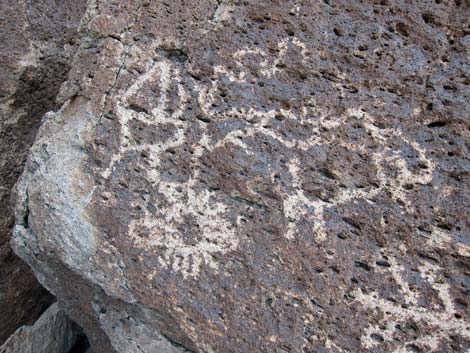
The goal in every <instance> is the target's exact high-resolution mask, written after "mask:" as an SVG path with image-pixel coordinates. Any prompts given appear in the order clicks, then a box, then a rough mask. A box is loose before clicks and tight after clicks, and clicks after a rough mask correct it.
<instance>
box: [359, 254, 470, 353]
mask: <svg viewBox="0 0 470 353" xmlns="http://www.w3.org/2000/svg"><path fill="white" fill-rule="evenodd" d="M390 263H391V268H390V272H391V273H392V277H393V279H394V280H395V282H396V283H397V285H398V287H399V290H400V293H401V295H403V297H404V298H405V301H406V302H407V305H406V306H402V305H397V304H395V303H393V302H392V301H390V300H387V299H385V298H382V297H380V296H379V295H377V294H376V293H375V292H371V293H367V294H366V293H363V292H362V291H361V290H357V291H356V292H355V293H354V296H355V300H357V301H358V302H359V303H361V304H362V305H364V306H365V307H366V308H369V309H370V310H373V311H375V312H380V313H382V315H383V319H381V320H380V322H379V323H378V324H376V325H370V326H369V327H367V328H366V329H365V332H364V334H363V335H362V337H361V341H362V345H363V347H364V348H367V349H372V348H373V347H376V346H378V345H379V344H380V341H383V340H385V341H386V342H393V340H394V339H395V335H396V334H397V333H398V332H397V331H399V330H400V329H402V327H405V326H406V324H407V323H409V322H414V323H415V325H418V327H420V326H426V327H427V328H430V330H431V333H428V334H427V335H424V336H421V337H420V338H419V339H413V340H410V341H409V342H402V343H401V344H400V347H399V348H397V349H396V350H394V353H405V352H408V349H409V348H410V347H411V346H421V347H427V350H428V351H431V352H437V351H438V348H439V343H440V341H441V340H443V339H446V338H447V337H449V336H451V335H453V334H455V333H460V334H462V336H463V337H465V338H466V339H470V325H469V323H468V322H466V321H465V320H462V318H461V317H460V316H459V315H458V314H456V313H457V311H456V308H455V305H454V304H453V302H452V297H451V294H450V287H449V285H448V284H447V283H446V282H445V281H444V280H443V278H442V268H441V267H440V266H437V265H436V264H432V263H430V262H424V263H423V264H422V265H421V266H420V267H419V268H418V269H419V273H420V275H421V277H422V278H423V280H425V281H426V282H428V283H429V284H430V285H431V287H432V288H433V290H435V291H436V292H437V295H438V298H439V300H440V303H436V304H434V307H433V308H426V307H423V306H421V305H420V304H419V303H418V299H419V297H420V296H421V295H423V294H422V293H420V292H419V291H418V292H416V291H415V292H412V291H410V289H409V285H408V283H407V282H406V281H405V280H404V279H403V278H402V276H403V271H402V268H401V266H400V265H398V264H397V262H396V261H395V260H394V259H390ZM384 272H385V271H384ZM374 335H375V336H374ZM377 335H378V336H377ZM374 337H381V338H382V339H380V340H377V339H374Z"/></svg>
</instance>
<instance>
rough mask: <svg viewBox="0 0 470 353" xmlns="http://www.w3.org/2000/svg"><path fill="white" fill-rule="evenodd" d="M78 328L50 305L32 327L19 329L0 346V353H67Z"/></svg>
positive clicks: (75, 338)
mask: <svg viewBox="0 0 470 353" xmlns="http://www.w3.org/2000/svg"><path fill="white" fill-rule="evenodd" d="M80 334H81V330H80V328H79V327H78V326H77V325H76V324H74V323H73V322H72V321H70V319H68V318H67V316H66V315H65V314H64V312H62V311H61V310H59V307H58V306H57V304H52V305H51V306H50V307H49V308H48V309H47V310H46V311H45V312H44V313H43V314H42V315H41V317H40V318H39V320H37V321H36V322H35V323H34V325H33V326H23V327H21V328H19V329H18V330H17V331H16V332H15V333H14V334H13V335H11V336H10V338H8V340H7V341H6V342H5V343H4V344H3V345H2V346H0V353H68V352H70V349H72V347H73V346H74V344H75V342H76V340H77V338H78V337H79V336H80Z"/></svg>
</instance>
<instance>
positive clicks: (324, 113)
mask: <svg viewBox="0 0 470 353" xmlns="http://www.w3.org/2000/svg"><path fill="white" fill-rule="evenodd" d="M466 12H467V13H468V5H467V4H466V3H464V2H445V1H442V2H440V1H439V2H417V3H413V4H410V3H408V2H400V1H397V2H388V1H380V2H373V1H371V2H350V1H343V2H332V1H331V2H330V1H324V2H317V1H305V2H289V1H282V2H280V1H270V2H266V3H260V2H257V1H219V2H216V1H198V2H192V1H176V2H171V3H170V2H164V1H143V2H137V1H125V2H124V1H120V2H118V3H114V2H112V1H103V2H99V3H98V2H97V3H93V2H91V3H89V8H88V12H87V14H86V15H85V17H84V19H83V20H82V22H83V26H84V31H85V32H86V33H87V35H86V36H85V39H84V40H83V43H82V47H81V50H80V51H79V53H78V54H77V55H76V58H75V63H74V66H73V68H72V71H71V77H70V79H69V81H68V82H67V83H66V84H65V85H64V86H63V87H62V92H61V96H62V97H63V99H64V100H66V99H69V101H68V103H66V104H65V105H64V107H63V108H62V110H61V111H60V112H58V113H57V114H51V115H50V116H48V118H47V120H46V122H45V123H44V126H43V128H42V129H41V134H40V136H39V137H38V140H37V142H36V144H35V147H34V148H33V151H32V154H31V157H30V162H29V164H28V169H27V171H26V172H25V174H24V175H23V177H22V180H21V182H20V183H19V185H18V187H17V191H18V200H19V201H18V209H17V219H18V225H17V228H16V237H15V249H16V251H17V252H18V253H19V254H20V255H21V256H22V257H23V258H25V259H26V260H27V261H28V262H29V263H30V264H31V266H32V267H33V268H34V269H35V271H36V273H37V274H38V276H39V278H40V279H41V281H42V282H43V283H45V285H46V286H47V287H48V288H49V289H50V290H51V291H52V292H54V293H55V294H56V295H57V296H58V298H59V300H60V301H61V303H62V305H63V307H65V308H66V309H67V310H68V312H69V314H70V315H71V316H72V317H73V318H74V319H75V320H77V321H78V322H79V323H80V324H81V325H82V326H83V327H84V328H85V330H86V331H87V333H88V335H89V336H90V338H91V340H92V345H93V346H94V349H95V350H96V352H135V351H138V350H140V351H142V352H157V351H158V349H166V350H168V351H175V352H181V351H194V352H254V351H256V352H323V351H328V352H359V351H361V352H362V351H364V352H407V351H410V352H420V351H423V352H424V351H433V352H454V351H455V352H465V351H466V350H468V349H469V348H470V328H469V325H468V285H469V281H468V269H469V261H468V260H469V255H470V248H469V244H468V241H469V239H468V231H469V224H468V222H469V221H468V220H469V217H468V206H470V202H469V201H470V200H469V183H468V175H469V174H468V173H469V171H470V162H469V160H468V147H469V146H468V141H469V121H468V112H469V103H468V102H469V100H468V93H469V89H468V83H469V80H470V78H469V76H468V72H469V70H468V69H469V67H468V55H469V50H470V48H469V39H468V36H469V30H470V29H469V28H468V23H467V22H466V17H468V16H465V13H466ZM58 180H59V182H58ZM68 278H74V281H73V282H74V284H70V281H67V279H68ZM158 345H161V346H158ZM162 347H164V348H162Z"/></svg>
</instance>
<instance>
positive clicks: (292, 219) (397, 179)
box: [102, 37, 434, 276]
mask: <svg viewBox="0 0 470 353" xmlns="http://www.w3.org/2000/svg"><path fill="white" fill-rule="evenodd" d="M288 46H294V47H295V48H296V49H298V50H299V53H300V55H301V56H302V60H306V57H307V49H306V46H305V44H303V43H302V42H301V41H300V40H299V39H298V38H295V37H294V38H293V39H285V40H283V41H281V42H280V43H279V45H278V57H277V58H275V59H272V55H269V54H268V53H266V52H264V51H262V50H261V49H259V48H253V49H250V48H247V49H243V50H239V51H237V52H236V53H235V54H234V57H235V58H238V59H239V61H237V63H238V65H239V66H238V68H237V71H238V72H237V73H236V72H234V71H231V70H230V69H229V68H228V67H224V66H221V65H218V66H216V67H215V72H216V74H217V75H218V78H217V79H215V80H212V81H211V83H210V85H209V86H207V85H202V84H201V83H199V82H197V81H196V80H192V82H191V83H192V85H193V86H194V87H195V94H196V95H197V100H198V103H199V106H200V107H201V109H202V112H203V114H205V115H206V116H207V117H209V118H213V117H215V116H217V117H218V118H219V119H227V118H229V117H230V116H234V115H235V116H238V117H239V118H240V119H241V120H246V121H252V122H253V123H251V124H250V125H249V126H247V127H244V128H243V129H234V130H232V131H230V132H229V133H227V134H226V135H224V136H223V137H222V138H221V139H214V138H213V137H212V136H210V134H209V132H208V130H207V129H208V128H207V126H206V124H204V123H203V122H199V123H198V124H199V128H200V129H201V131H203V133H201V134H200V140H199V141H198V142H197V143H196V144H194V145H193V146H192V147H193V148H194V149H195V153H194V154H193V157H192V160H193V162H194V163H195V164H194V165H195V168H194V171H193V174H192V175H191V177H190V179H189V180H188V181H187V182H184V183H181V182H171V181H170V182H168V181H162V180H161V178H160V169H161V165H160V162H161V155H162V153H164V152H165V151H168V150H169V149H174V148H176V147H178V146H182V145H183V144H185V143H186V140H185V135H186V132H187V131H188V129H190V128H191V127H192V125H191V124H190V123H189V122H188V121H185V120H184V119H180V118H181V117H182V116H183V115H184V111H185V109H186V103H185V102H187V101H189V100H190V96H189V95H190V94H191V93H190V92H187V91H186V88H185V86H184V85H183V83H182V78H181V75H182V72H181V70H182V68H181V67H180V66H178V65H176V64H175V63H174V62H172V61H171V60H169V59H167V58H160V59H159V60H156V61H155V62H154V63H152V64H148V65H152V66H151V67H150V68H148V70H147V71H146V72H145V73H144V74H142V75H141V76H140V77H138V78H137V79H136V81H135V82H134V83H133V84H132V85H131V86H130V87H129V89H128V90H127V91H126V92H125V94H124V95H123V96H122V98H121V100H120V101H119V103H118V105H117V111H116V115H117V117H118V120H119V123H120V127H121V132H120V138H121V144H120V147H119V150H118V151H117V152H116V153H114V155H113V156H112V157H111V162H110V164H109V166H108V167H107V168H106V169H105V170H104V171H103V173H102V175H103V177H104V178H109V177H110V175H111V173H112V170H113V168H115V166H116V163H118V162H119V161H121V159H122V158H123V157H124V156H125V155H126V154H128V153H129V152H143V151H146V152H148V154H149V155H150V156H152V158H151V160H150V164H149V165H148V166H143V169H145V170H146V172H147V173H146V174H147V178H148V180H149V181H150V182H151V183H152V184H153V185H157V186H158V192H159V193H160V194H161V195H163V196H164V197H165V198H166V199H167V200H168V203H169V204H170V205H171V207H170V208H165V209H163V210H160V213H159V215H161V216H159V217H155V215H152V214H151V213H150V212H149V211H148V210H146V205H145V204H144V203H142V204H141V205H139V206H140V207H141V208H142V209H144V210H146V211H145V213H144V217H143V219H136V220H134V221H133V222H132V223H131V225H130V233H131V237H132V238H133V239H134V240H135V244H136V246H139V247H142V248H148V247H158V246H160V247H161V246H164V247H165V248H166V250H165V252H164V254H161V255H160V256H161V258H160V263H161V265H162V266H164V267H165V266H170V265H169V264H172V265H171V266H172V268H173V270H175V271H180V270H181V271H182V273H184V275H185V276H187V275H192V276H197V274H198V272H199V268H200V266H202V264H203V263H205V264H207V265H208V266H209V267H211V268H213V269H216V268H217V265H216V262H215V260H214V259H213V258H212V254H215V253H217V252H220V253H225V252H227V251H230V250H234V249H236V248H237V245H238V239H237V237H236V233H235V231H234V228H235V227H236V224H230V222H229V221H228V220H225V218H224V214H225V213H226V212H227V210H228V208H227V206H226V205H225V204H224V203H223V202H217V201H216V200H217V195H216V194H215V193H214V192H211V191H209V190H207V189H206V190H196V189H197V188H196V184H197V183H198V179H199V169H198V163H199V161H198V160H199V159H200V158H201V157H202V156H203V154H204V153H209V152H212V151H214V150H215V149H217V148H221V147H222V146H225V145H230V144H231V145H235V146H239V147H240V148H242V149H243V150H244V152H245V153H246V155H247V158H250V156H254V153H253V151H251V150H250V146H248V145H247V144H246V143H245V142H244V140H246V139H247V138H255V136H257V135H264V136H267V137H269V138H272V139H273V140H275V141H277V142H279V143H280V144H282V145H283V146H284V147H286V148H287V149H290V150H292V151H294V152H295V151H308V150H309V149H311V148H312V147H314V146H320V145H323V144H325V145H326V144H329V143H332V140H331V138H332V136H331V134H325V133H324V131H328V130H333V129H337V128H339V127H341V126H342V125H343V124H346V123H347V122H348V119H349V118H350V117H354V118H357V119H359V120H360V121H362V122H363V124H364V126H365V128H366V132H367V133H368V134H369V135H370V136H372V138H373V140H374V141H375V142H376V143H377V147H376V149H375V151H374V152H373V153H371V154H370V158H371V159H372V161H373V164H374V165H375V167H376V170H377V177H378V180H379V185H378V186H377V187H373V188H368V189H362V188H342V189H341V190H340V192H339V193H338V194H337V195H336V196H335V197H333V198H332V199H331V200H328V201H324V200H321V199H318V198H317V199H314V200H312V199H311V198H310V197H307V196H306V195H305V194H304V192H303V190H302V188H301V181H300V174H301V172H302V171H301V169H300V166H299V163H300V162H299V160H298V159H297V157H293V158H292V159H291V160H289V162H288V169H289V173H290V175H291V178H292V179H291V180H292V184H291V185H289V188H288V189H285V187H280V186H278V187H277V188H276V191H277V192H278V193H279V194H280V195H282V198H283V205H284V216H285V217H286V219H287V221H288V226H287V230H286V233H285V236H286V237H287V238H288V239H294V238H295V236H296V234H297V232H298V230H297V226H296V223H297V222H298V221H299V219H301V218H303V217H305V218H307V219H308V220H309V221H310V222H312V229H311V231H312V235H313V237H314V238H315V239H316V240H317V241H320V242H321V241H324V240H325V239H326V237H327V234H328V231H327V228H326V224H325V219H324V213H325V211H326V210H328V209H329V208H334V207H337V206H339V205H342V204H345V203H348V202H352V201H353V200H357V199H365V200H368V202H370V201H369V200H371V199H372V198H374V197H375V196H377V195H379V194H380V193H381V192H390V193H391V194H392V195H393V199H394V200H399V201H401V202H404V203H405V206H406V209H407V210H410V209H411V207H412V205H411V201H410V200H409V199H408V197H407V192H406V190H405V189H404V188H403V186H404V185H406V184H414V183H420V184H426V183H428V182H430V181H431V180H432V175H433V170H434V163H433V162H432V161H431V160H430V159H429V158H428V157H427V156H426V151H425V149H424V148H423V147H422V146H420V145H419V143H417V142H415V141H408V140H407V138H406V137H405V136H404V135H403V133H402V132H401V131H400V130H399V129H395V128H387V129H379V128H378V127H377V126H376V125H374V122H375V121H374V118H373V117H372V116H370V115H369V114H368V113H367V112H366V111H365V110H364V109H349V110H347V111H346V112H345V114H344V115H342V116H337V117H331V116H328V115H327V114H326V113H325V112H322V111H318V109H315V108H310V107H309V106H305V107H303V108H302V110H301V112H300V114H296V113H294V112H293V111H292V110H288V109H277V110H274V109H272V110H269V109H268V110H259V109H257V108H256V107H250V108H244V107H242V108H235V107H232V108H230V109H229V110H226V111H222V112H220V111H216V110H214V109H213V106H214V103H215V97H216V95H217V92H218V90H219V82H221V79H222V77H223V76H226V77H228V78H229V80H230V81H232V82H236V83H240V84H241V83H243V82H245V78H246V77H247V76H248V72H247V71H246V67H245V66H244V65H243V64H242V62H243V59H244V58H245V57H247V56H249V55H253V56H256V57H258V58H262V60H261V61H259V62H258V64H259V66H260V68H261V72H262V74H263V75H264V77H266V78H270V77H272V76H273V75H275V74H276V73H277V72H278V71H279V70H280V69H279V67H278V66H279V65H278V64H279V63H280V62H281V61H282V60H283V57H284V56H285V55H286V50H287V47H288ZM270 60H271V61H272V62H271V61H270ZM149 82H150V83H153V84H155V83H158V85H159V88H160V96H159V97H158V103H157V104H156V105H155V106H154V107H153V108H152V110H151V112H144V111H140V112H138V111H135V110H133V109H131V108H129V99H130V98H131V97H133V96H135V95H136V94H138V93H139V92H140V90H142V89H143V87H144V86H145V84H147V83H149ZM172 87H176V92H173V91H171V90H172V89H174V88H172ZM172 93H174V94H175V95H174V96H173V98H170V95H171V94H172ZM192 94H194V93H192ZM175 97H176V98H175ZM170 99H173V100H175V101H177V102H180V105H179V106H178V108H177V109H176V110H174V111H173V112H171V113H169V109H168V107H169V105H170V104H171V103H172V102H171V101H170ZM313 114H314V116H316V118H315V119H312V115H313ZM279 115H281V116H283V117H284V118H285V119H287V120H291V121H293V122H298V123H300V124H303V125H305V126H306V127H307V126H308V128H309V130H310V131H309V137H308V138H307V139H305V140H302V139H296V140H290V139H286V138H285V137H284V136H283V134H282V132H278V131H276V130H274V129H272V128H270V123H271V122H272V121H273V119H276V117H277V116H279ZM132 121H140V122H142V123H145V124H147V126H148V128H149V129H158V128H159V126H161V125H166V124H170V125H171V126H172V127H173V128H174V135H173V137H172V138H169V139H168V140H167V141H165V142H162V141H157V142H155V143H141V142H135V141H133V140H132V137H131V136H132V133H131V131H130V130H129V126H130V124H131V122H132ZM320 131H323V133H320ZM389 139H400V140H401V142H403V143H405V144H408V145H409V146H410V147H411V148H413V149H414V150H415V151H416V152H417V153H418V155H419V160H420V161H421V162H422V163H424V164H426V166H427V169H426V170H424V171H419V172H418V173H416V172H414V171H410V170H409V169H408V166H407V162H406V161H405V159H404V158H403V157H402V155H401V152H400V151H397V150H394V149H392V148H390V147H388V146H387V143H388V141H389ZM339 143H340V145H341V146H343V147H345V148H347V149H348V150H351V151H358V152H362V153H364V154H368V153H369V152H368V151H367V149H366V146H363V145H361V144H360V143H358V142H357V141H355V142H353V141H350V142H349V141H344V140H341V141H339ZM293 155H294V156H295V153H294V154H293ZM385 165H387V166H388V168H390V167H391V166H392V167H393V170H394V173H393V174H391V173H390V172H388V173H386V172H385V171H384V166H385ZM134 206H137V205H134ZM187 216H192V217H196V219H197V224H198V225H199V226H200V229H201V232H202V233H203V234H204V237H203V238H204V239H203V240H201V241H199V242H197V244H195V245H191V246H188V245H185V241H184V240H182V239H181V237H180V235H179V232H178V231H177V230H176V229H177V228H178V224H181V222H183V220H184V218H185V217H187ZM142 232H143V233H147V232H148V233H150V234H151V236H150V237H146V238H145V239H144V238H142V237H141V236H140V235H139V234H140V233H142Z"/></svg>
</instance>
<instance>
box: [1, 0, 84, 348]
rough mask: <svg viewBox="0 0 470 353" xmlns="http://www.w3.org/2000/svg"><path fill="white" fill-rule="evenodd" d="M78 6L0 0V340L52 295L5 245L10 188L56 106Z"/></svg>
mask: <svg viewBox="0 0 470 353" xmlns="http://www.w3.org/2000/svg"><path fill="white" fill-rule="evenodd" d="M85 9H86V0H74V1H70V0H64V1H59V2H58V1H53V0H42V1H29V0H28V1H27V0H15V1H12V0H4V1H2V2H1V3H0V61H1V65H0V209H1V217H0V313H1V317H2V319H0V345H1V344H2V343H3V342H4V341H5V340H6V339H7V338H8V337H9V336H10V334H12V333H13V332H14V331H15V330H16V329H17V328H18V327H20V326H21V325H27V324H32V323H33V322H34V321H35V320H36V319H37V318H38V317H39V316H40V315H41V313H42V312H43V311H44V310H45V309H46V308H47V307H48V306H49V305H50V304H51V303H52V301H53V298H52V296H51V295H50V294H49V293H47V291H46V290H45V289H44V288H43V287H41V285H40V284H39V283H38V282H37V281H36V279H35V278H34V276H33V274H32V272H31V270H30V269H29V267H28V266H27V265H26V264H25V263H24V262H23V261H22V260H20V259H19V258H18V257H17V256H15V255H14V253H13V251H12V250H11V247H10V244H9V241H10V237H11V231H12V228H13V225H14V217H13V210H12V207H10V196H11V189H12V187H13V185H14V184H15V182H16V181H17V179H18V177H19V175H20V174H21V172H22V170H23V166H24V163H25V162H26V157H27V153H28V150H29V147H30V146H31V144H32V143H33V140H34V137H35V135H36V132H37V129H38V127H39V125H40V122H41V118H42V116H43V115H44V114H45V113H46V112H48V111H50V110H57V109H58V108H59V107H60V104H58V103H56V101H55V98H56V96H57V93H58V92H59V88H60V85H61V83H62V82H63V81H64V80H65V79H66V76H67V73H68V70H69V69H70V64H71V63H70V62H71V60H72V58H73V54H74V53H75V51H76V49H77V47H78V44H79V43H80V41H79V40H78V34H77V28H78V26H79V21H80V19H81V17H82V15H83V13H84V11H85ZM5 318H8V319H5Z"/></svg>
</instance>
